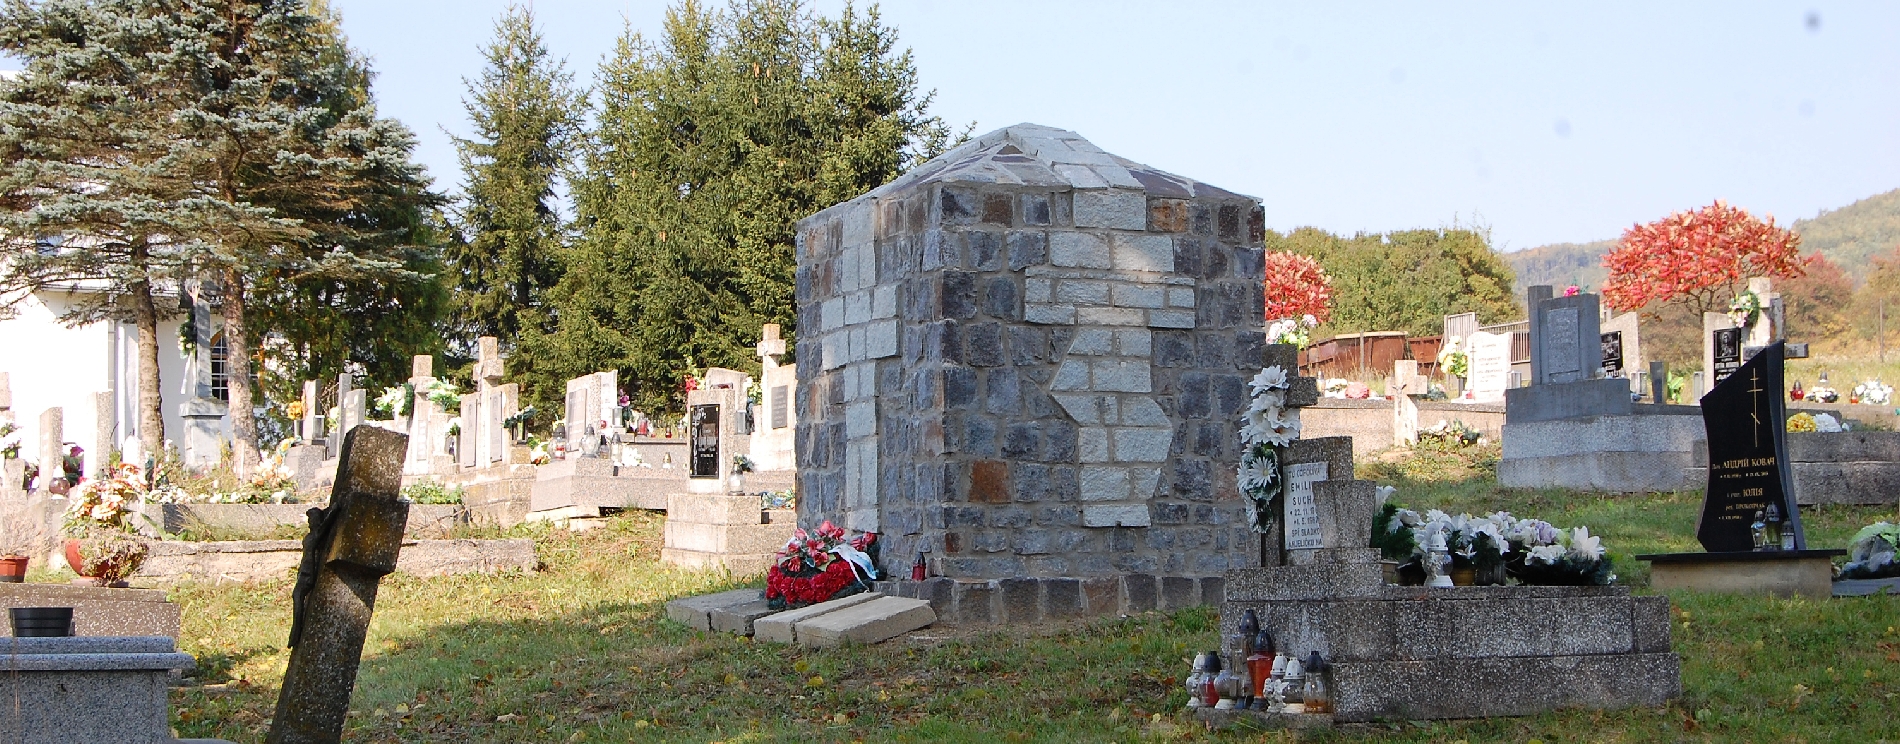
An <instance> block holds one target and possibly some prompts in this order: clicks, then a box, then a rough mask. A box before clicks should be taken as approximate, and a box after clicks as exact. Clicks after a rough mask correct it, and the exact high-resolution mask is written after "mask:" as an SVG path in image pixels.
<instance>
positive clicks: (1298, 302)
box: [1263, 251, 1333, 323]
mask: <svg viewBox="0 0 1900 744" xmlns="http://www.w3.org/2000/svg"><path fill="white" fill-rule="evenodd" d="M1263 283H1264V284H1265V285H1266V296H1267V321H1268V322H1272V321H1275V320H1280V319H1283V318H1292V319H1294V320H1299V319H1301V317H1302V316H1306V315H1311V316H1313V319H1314V321H1316V322H1317V323H1324V322H1326V321H1328V320H1330V319H1332V317H1333V280H1332V279H1330V278H1328V277H1327V276H1326V270H1325V269H1323V268H1321V267H1320V265H1319V261H1317V260H1315V259H1314V258H1313V257H1312V256H1306V255H1302V254H1298V253H1292V252H1283V251H1268V252H1267V272H1266V279H1265V281H1264V282H1263Z"/></svg>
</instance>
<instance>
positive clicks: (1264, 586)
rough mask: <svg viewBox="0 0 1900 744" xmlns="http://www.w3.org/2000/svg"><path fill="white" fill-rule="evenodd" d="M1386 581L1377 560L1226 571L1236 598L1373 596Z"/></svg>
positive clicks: (1229, 588) (1230, 592) (1232, 596)
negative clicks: (1361, 562) (1357, 562)
mask: <svg viewBox="0 0 1900 744" xmlns="http://www.w3.org/2000/svg"><path fill="white" fill-rule="evenodd" d="M1384 585H1385V570H1384V568H1383V566H1382V565H1381V564H1378V563H1363V564H1355V563H1321V564H1314V565H1310V566H1281V567H1278V568H1238V569H1233V570H1230V571H1228V572H1227V597H1228V599H1229V600H1230V601H1235V602H1255V601H1268V600H1322V599H1338V598H1353V597H1373V596H1378V595H1379V594H1380V592H1381V591H1382V588H1383V587H1384Z"/></svg>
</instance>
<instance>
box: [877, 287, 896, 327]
mask: <svg viewBox="0 0 1900 744" xmlns="http://www.w3.org/2000/svg"><path fill="white" fill-rule="evenodd" d="M895 317H897V286H896V285H893V284H887V285H884V286H882V287H878V288H877V290H876V292H875V294H873V295H872V296H871V318H872V319H883V318H895Z"/></svg>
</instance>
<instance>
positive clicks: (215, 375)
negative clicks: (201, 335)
mask: <svg viewBox="0 0 1900 744" xmlns="http://www.w3.org/2000/svg"><path fill="white" fill-rule="evenodd" d="M230 354H231V350H230V347H227V346H225V344H224V334H223V333H222V332H220V333H219V334H218V335H216V336H212V337H211V397H213V398H217V399H218V400H221V401H225V402H227V403H229V402H230V401H231V367H230V365H229V359H230Z"/></svg>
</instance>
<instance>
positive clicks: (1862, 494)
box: [1688, 431, 1900, 506]
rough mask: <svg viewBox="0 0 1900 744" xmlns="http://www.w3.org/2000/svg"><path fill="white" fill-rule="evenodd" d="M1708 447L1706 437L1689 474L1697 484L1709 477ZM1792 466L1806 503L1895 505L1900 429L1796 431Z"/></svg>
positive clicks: (1790, 453)
mask: <svg viewBox="0 0 1900 744" xmlns="http://www.w3.org/2000/svg"><path fill="white" fill-rule="evenodd" d="M1708 452H1709V447H1708V443H1707V442H1706V441H1704V442H1696V443H1695V447H1694V453H1693V454H1694V467H1692V468H1691V470H1690V471H1689V473H1688V477H1689V478H1693V479H1694V480H1695V481H1696V482H1697V483H1704V482H1706V481H1707V479H1708V472H1709V471H1708V467H1707V464H1708V462H1709V455H1708ZM1788 467H1789V470H1790V471H1792V472H1791V475H1793V476H1794V494H1795V500H1796V501H1797V502H1799V503H1800V504H1802V505H1803V506H1807V505H1812V504H1862V505H1874V504H1888V505H1891V504H1893V503H1894V500H1895V498H1896V495H1900V432H1893V431H1843V432H1833V433H1823V432H1792V433H1790V434H1788Z"/></svg>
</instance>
